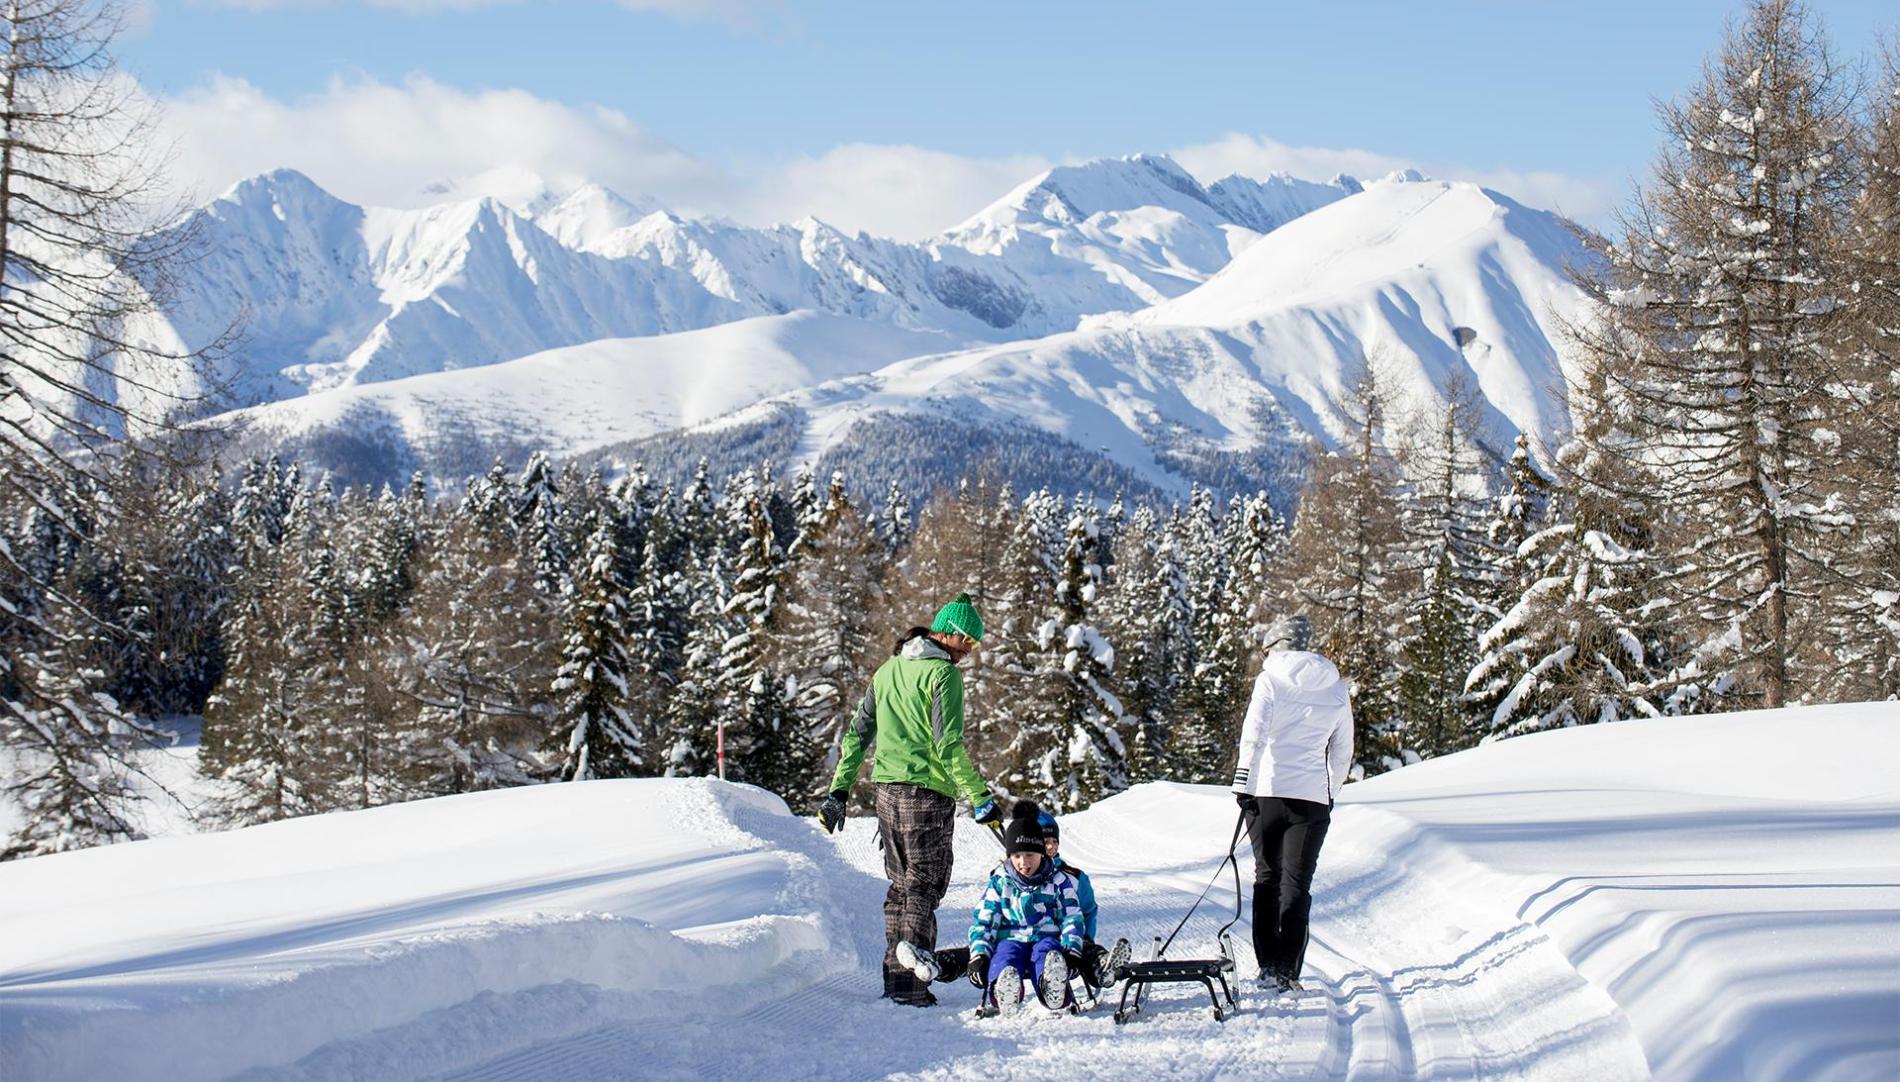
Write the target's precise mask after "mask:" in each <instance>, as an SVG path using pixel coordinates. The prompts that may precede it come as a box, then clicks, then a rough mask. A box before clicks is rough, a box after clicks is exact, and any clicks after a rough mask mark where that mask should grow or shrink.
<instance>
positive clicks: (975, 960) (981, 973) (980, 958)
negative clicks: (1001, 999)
mask: <svg viewBox="0 0 1900 1082" xmlns="http://www.w3.org/2000/svg"><path fill="white" fill-rule="evenodd" d="M965 975H966V976H968V977H969V978H970V983H971V984H974V985H976V986H977V987H978V988H987V987H989V983H990V956H989V955H987V954H972V955H970V971H969V973H967V974H965Z"/></svg>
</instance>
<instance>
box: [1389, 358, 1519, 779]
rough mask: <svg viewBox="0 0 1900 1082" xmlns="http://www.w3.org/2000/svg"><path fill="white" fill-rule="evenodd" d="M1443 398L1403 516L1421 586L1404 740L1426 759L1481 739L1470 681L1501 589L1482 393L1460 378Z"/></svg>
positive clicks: (1411, 625) (1423, 441)
mask: <svg viewBox="0 0 1900 1082" xmlns="http://www.w3.org/2000/svg"><path fill="white" fill-rule="evenodd" d="M1445 398H1446V400H1445V404H1444V408H1443V410H1442V411H1441V412H1440V413H1439V415H1438V416H1437V417H1436V418H1423V419H1421V423H1419V424H1418V430H1417V432H1416V434H1415V441H1416V446H1414V447H1413V448H1412V451H1411V454H1410V455H1409V456H1408V457H1409V459H1410V462H1409V466H1410V470H1409V472H1410V474H1411V479H1410V484H1408V485H1407V486H1406V488H1405V505H1404V510H1403V514H1402V517H1401V522H1402V524H1403V526H1404V529H1405V533H1406V539H1407V540H1406V545H1405V548H1406V557H1407V559H1408V561H1409V562H1410V563H1411V573H1410V574H1409V575H1407V576H1406V581H1407V582H1416V583H1417V584H1418V588H1417V589H1416V590H1415V591H1408V593H1409V594H1410V597H1409V599H1407V600H1406V601H1405V602H1404V605H1405V629H1404V633H1403V640H1402V644H1401V647H1400V661H1401V665H1402V667H1403V670H1404V671H1403V673H1402V675H1401V676H1400V677H1399V702H1400V706H1401V710H1402V712H1403V717H1404V725H1405V735H1404V737H1403V738H1402V742H1403V744H1404V746H1405V747H1406V748H1407V749H1409V750H1411V751H1412V752H1414V753H1416V754H1417V755H1419V756H1420V757H1422V758H1428V759H1429V758H1431V757H1433V756H1437V755H1444V754H1447V753H1449V752H1454V751H1458V750H1460V749H1463V748H1466V747H1469V746H1471V745H1472V744H1475V743H1476V742H1477V739H1478V733H1476V732H1474V731H1473V730H1474V724H1473V722H1474V718H1473V707H1472V705H1471V702H1470V700H1469V699H1467V698H1466V690H1465V685H1466V678H1467V677H1469V676H1470V674H1471V670H1472V667H1473V666H1474V665H1475V664H1476V662H1477V657H1478V635H1479V633H1480V632H1481V631H1482V630H1483V629H1484V628H1485V627H1486V626H1489V624H1490V623H1491V620H1490V619H1487V618H1486V611H1485V610H1486V609H1487V608H1488V607H1492V604H1493V597H1494V594H1495V591H1496V583H1495V577H1494V575H1493V568H1494V567H1495V565H1496V562H1497V561H1496V560H1495V559H1494V558H1493V553H1492V550H1491V547H1490V545H1491V542H1490V538H1489V537H1488V536H1487V534H1486V525H1487V523H1486V506H1485V505H1486V501H1485V498H1484V497H1485V490H1484V477H1483V471H1484V469H1485V465H1486V461H1485V456H1484V452H1483V451H1482V450H1481V449H1480V448H1479V447H1478V445H1477V442H1476V432H1477V425H1478V423H1479V419H1480V417H1481V414H1480V413H1479V410H1480V409H1481V400H1479V399H1477V398H1475V397H1473V396H1471V395H1469V394H1468V392H1466V391H1465V389H1464V384H1463V383H1462V382H1461V381H1457V380H1454V382H1453V384H1452V385H1451V386H1450V387H1448V388H1447V389H1446V396H1445Z"/></svg>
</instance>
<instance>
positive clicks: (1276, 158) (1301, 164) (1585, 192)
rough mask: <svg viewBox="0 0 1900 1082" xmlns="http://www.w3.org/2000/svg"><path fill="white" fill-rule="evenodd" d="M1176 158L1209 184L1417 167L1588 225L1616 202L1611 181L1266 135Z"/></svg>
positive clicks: (1190, 149)
mask: <svg viewBox="0 0 1900 1082" xmlns="http://www.w3.org/2000/svg"><path fill="white" fill-rule="evenodd" d="M1172 154H1173V156H1174V159H1175V160H1176V161H1178V162H1180V163H1181V165H1182V166H1183V167H1185V168H1186V169H1187V170H1188V171H1189V172H1191V173H1193V174H1194V175H1195V176H1197V177H1199V178H1200V179H1201V180H1202V181H1204V182H1212V181H1215V180H1219V179H1220V178H1221V177H1224V176H1227V175H1229V174H1231V173H1240V174H1242V175H1243V176H1250V177H1263V176H1266V175H1267V174H1269V173H1281V172H1284V173H1291V174H1293V175H1294V176H1296V177H1304V178H1307V179H1310V180H1327V179H1330V178H1331V177H1332V176H1333V175H1334V174H1336V173H1349V174H1351V175H1353V176H1356V177H1358V178H1360V179H1361V180H1372V179H1376V178H1378V177H1381V176H1384V175H1385V174H1387V173H1390V172H1392V171H1393V170H1395V169H1406V168H1413V169H1417V170H1419V171H1420V172H1423V173H1425V174H1426V175H1428V176H1431V177H1436V178H1438V179H1441V180H1469V181H1475V182H1477V183H1479V184H1482V185H1484V186H1485V187H1487V188H1492V189H1495V190H1497V191H1499V192H1502V193H1504V194H1505V195H1508V196H1510V197H1511V198H1513V199H1516V200H1518V201H1520V202H1522V203H1526V204H1529V205H1530V206H1534V207H1542V208H1546V209H1550V210H1557V211H1561V212H1563V213H1564V214H1566V215H1568V216H1569V217H1572V218H1575V219H1577V220H1579V221H1583V222H1600V221H1601V220H1602V218H1603V217H1604V216H1605V215H1606V214H1607V212H1608V211H1609V209H1610V208H1611V206H1612V205H1613V202H1614V199H1615V189H1614V188H1613V187H1612V186H1611V185H1610V184H1609V183H1607V182H1605V181H1603V180H1601V179H1596V178H1590V177H1575V176H1570V175H1568V174H1564V173H1556V172H1544V171H1528V172H1527V171H1517V170H1508V169H1474V168H1470V167H1467V166H1462V165H1458V164H1456V163H1447V162H1421V161H1413V160H1410V159H1406V158H1399V157H1394V156H1393V155H1390V154H1380V153H1378V152H1376V151H1370V150H1355V149H1341V148H1335V147H1297V146H1290V145H1288V144H1286V143H1282V142H1279V141H1278V140H1275V139H1271V138H1269V137H1267V136H1264V135H1242V134H1238V133H1236V134H1230V135H1226V136H1223V137H1221V138H1220V139H1216V140H1214V141H1213V142H1210V143H1198V144H1195V145H1193V146H1187V147H1182V148H1180V149H1178V150H1175V151H1173V152H1172Z"/></svg>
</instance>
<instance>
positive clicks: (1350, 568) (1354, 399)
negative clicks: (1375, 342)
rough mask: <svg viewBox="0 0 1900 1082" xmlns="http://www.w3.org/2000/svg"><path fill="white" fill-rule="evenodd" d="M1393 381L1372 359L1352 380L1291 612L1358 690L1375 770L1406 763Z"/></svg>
mask: <svg viewBox="0 0 1900 1082" xmlns="http://www.w3.org/2000/svg"><path fill="white" fill-rule="evenodd" d="M1387 382H1388V381H1387V379H1386V378H1385V377H1383V376H1382V374H1381V373H1380V371H1379V369H1378V368H1377V366H1376V365H1374V364H1372V363H1369V362H1368V363H1366V364H1365V365H1364V366H1363V367H1362V368H1361V369H1360V370H1359V371H1358V372H1357V373H1355V374H1354V378H1353V380H1352V382H1351V384H1350V385H1349V387H1348V389H1347V390H1348V393H1347V395H1346V399H1345V403H1344V412H1345V421H1346V424H1347V426H1348V428H1347V434H1346V439H1345V440H1344V441H1343V443H1342V446H1341V447H1340V449H1339V450H1338V451H1336V452H1334V453H1332V454H1327V455H1320V456H1316V458H1315V461H1314V463H1313V467H1312V473H1311V475H1310V476H1309V478H1308V480H1307V483H1306V488H1305V491H1304V493H1303V494H1302V496H1301V497H1300V509H1299V514H1298V515H1297V516H1296V517H1295V518H1294V521H1293V533H1292V536H1291V537H1290V538H1289V540H1288V542H1287V547H1286V549H1285V566H1286V568H1287V573H1286V576H1285V577H1284V578H1283V579H1282V588H1283V589H1285V590H1286V591H1287V597H1286V600H1285V601H1284V602H1282V604H1281V608H1282V611H1284V612H1287V613H1300V614H1303V615H1305V616H1306V617H1307V618H1308V619H1309V620H1311V621H1312V623H1313V632H1314V641H1315V643H1316V646H1315V649H1317V650H1318V651H1319V652H1320V653H1322V654H1325V655H1326V656H1327V657H1328V658H1331V659H1332V661H1333V663H1334V664H1335V665H1337V666H1338V667H1339V672H1340V675H1341V676H1342V677H1344V678H1345V680H1346V682H1347V685H1348V687H1350V688H1351V690H1352V700H1353V716H1354V718H1355V720H1356V722H1357V724H1358V734H1359V735H1358V739H1357V741H1356V743H1355V751H1354V754H1355V757H1356V758H1357V760H1358V764H1359V766H1360V767H1361V768H1362V769H1364V771H1365V772H1366V773H1368V774H1376V773H1379V772H1381V771H1384V770H1389V769H1392V768H1394V767H1397V766H1399V765H1401V764H1402V763H1403V762H1404V761H1405V757H1404V755H1403V752H1404V748H1403V744H1402V739H1403V732H1402V729H1401V727H1400V721H1401V718H1402V707H1401V705H1400V701H1399V673H1400V671H1401V670H1400V665H1399V656H1398V652H1399V636H1398V629H1399V627H1400V626H1401V623H1402V621H1403V618H1404V617H1403V607H1404V601H1405V598H1406V597H1407V596H1408V595H1407V592H1406V590H1407V587H1406V585H1405V582H1404V579H1403V573H1404V567H1403V565H1402V562H1401V560H1402V555H1403V553H1402V549H1403V547H1404V543H1405V536H1404V531H1403V528H1402V526H1401V524H1400V521H1399V508H1400V506H1401V505H1402V499H1403V497H1402V493H1403V488H1404V477H1403V474H1402V471H1401V469H1400V466H1399V463H1398V461H1397V459H1396V457H1395V455H1394V454H1393V451H1392V448H1391V447H1390V445H1389V443H1388V433H1387V413H1388V411H1389V410H1390V408H1391V402H1390V397H1389V392H1388V390H1387Z"/></svg>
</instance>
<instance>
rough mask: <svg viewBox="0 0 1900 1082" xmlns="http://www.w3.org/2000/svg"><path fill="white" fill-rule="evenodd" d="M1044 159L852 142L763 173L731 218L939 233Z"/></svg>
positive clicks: (909, 236) (891, 233)
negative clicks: (814, 221)
mask: <svg viewBox="0 0 1900 1082" xmlns="http://www.w3.org/2000/svg"><path fill="white" fill-rule="evenodd" d="M1050 164H1051V163H1049V162H1048V161H1045V160H1043V159H1041V158H1036V157H1029V156H1017V157H1009V158H965V157H960V156H958V155H955V154H945V153H943V152H941V151H936V150H924V149H922V148H919V147H911V146H873V145H868V144H862V143H857V144H851V145H848V146H841V147H836V148H834V149H832V150H829V151H827V152H825V153H824V154H822V155H820V156H819V157H816V158H810V157H801V158H798V159H796V160H794V161H792V162H789V163H787V164H784V165H781V166H779V167H777V168H774V169H772V170H770V171H768V172H767V173H766V174H765V175H763V176H760V177H759V178H758V179H757V181H756V183H755V184H754V185H753V186H752V187H751V190H750V192H749V194H748V195H747V196H746V198H745V200H744V205H743V206H741V207H737V208H735V209H734V213H733V216H734V217H736V218H740V219H741V220H747V221H754V222H773V221H788V220H791V219H795V218H799V217H803V216H804V215H807V214H809V215H812V216H814V217H817V218H819V219H822V220H823V221H827V222H831V223H832V224H834V225H840V226H845V227H847V228H851V229H863V230H865V231H867V232H870V233H873V234H877V235H879V236H887V237H898V238H901V239H905V240H915V239H920V238H922V237H926V236H929V235H930V234H932V233H937V232H941V231H942V230H945V229H948V228H950V227H951V226H953V225H956V224H957V223H959V222H961V221H963V220H964V219H965V218H968V217H969V216H970V215H972V214H975V213H976V212H977V211H979V210H982V209H983V208H984V207H986V206H988V205H989V204H990V203H992V202H994V201H995V200H997V199H998V198H1000V197H1001V196H1002V195H1003V194H1004V193H1005V192H1007V191H1009V190H1010V189H1011V188H1014V187H1016V186H1017V185H1018V184H1021V183H1022V182H1023V181H1025V180H1027V179H1029V178H1030V177H1032V176H1035V175H1036V174H1037V173H1040V172H1042V171H1043V170H1045V169H1048V168H1049V166H1050Z"/></svg>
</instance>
